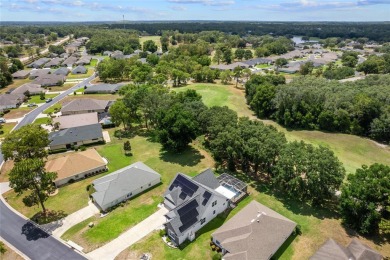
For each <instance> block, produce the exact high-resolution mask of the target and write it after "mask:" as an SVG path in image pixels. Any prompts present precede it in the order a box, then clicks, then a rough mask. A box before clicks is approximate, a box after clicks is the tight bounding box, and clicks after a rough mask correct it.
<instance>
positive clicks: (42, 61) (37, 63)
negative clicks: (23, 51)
mask: <svg viewBox="0 0 390 260" xmlns="http://www.w3.org/2000/svg"><path fill="white" fill-rule="evenodd" d="M49 61H50V59H49V58H40V59H38V60H36V61H34V62H32V63H30V64H29V65H27V68H36V69H38V68H42V66H43V65H45V64H46V63H47V62H49Z"/></svg>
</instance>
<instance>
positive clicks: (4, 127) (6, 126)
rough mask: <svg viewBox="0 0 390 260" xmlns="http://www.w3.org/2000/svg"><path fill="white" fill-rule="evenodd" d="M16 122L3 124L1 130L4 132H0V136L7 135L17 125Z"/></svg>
mask: <svg viewBox="0 0 390 260" xmlns="http://www.w3.org/2000/svg"><path fill="white" fill-rule="evenodd" d="M15 125H16V123H5V124H1V131H2V132H3V133H2V134H0V138H4V137H6V135H7V134H8V133H9V132H11V130H12V129H13V128H14V127H15Z"/></svg>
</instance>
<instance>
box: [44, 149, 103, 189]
mask: <svg viewBox="0 0 390 260" xmlns="http://www.w3.org/2000/svg"><path fill="white" fill-rule="evenodd" d="M106 165H107V161H106V160H105V159H103V158H102V157H101V156H100V155H99V153H98V152H97V151H96V150H95V149H88V150H86V151H82V152H74V153H73V152H72V153H65V154H63V155H62V156H61V157H57V158H55V159H52V160H49V161H47V162H46V166H45V168H46V171H48V172H56V173H57V179H56V180H55V181H54V183H55V185H56V186H57V187H59V186H61V185H65V184H67V183H69V182H73V181H76V180H80V179H83V178H86V177H89V176H92V175H94V174H97V173H100V172H103V171H106V170H107V166H106Z"/></svg>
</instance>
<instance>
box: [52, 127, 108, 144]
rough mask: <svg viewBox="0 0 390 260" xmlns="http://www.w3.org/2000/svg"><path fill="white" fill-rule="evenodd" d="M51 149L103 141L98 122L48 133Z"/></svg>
mask: <svg viewBox="0 0 390 260" xmlns="http://www.w3.org/2000/svg"><path fill="white" fill-rule="evenodd" d="M49 140H50V144H49V148H50V149H51V150H58V149H71V148H73V147H79V146H81V145H85V144H92V143H97V142H102V141H104V139H103V133H102V126H101V125H100V124H94V125H84V126H78V127H71V128H67V129H63V130H60V131H55V132H51V133H49Z"/></svg>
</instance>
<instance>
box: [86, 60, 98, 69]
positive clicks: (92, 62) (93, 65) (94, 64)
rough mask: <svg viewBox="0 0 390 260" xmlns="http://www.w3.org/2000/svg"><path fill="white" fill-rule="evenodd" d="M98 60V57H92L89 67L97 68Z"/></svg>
mask: <svg viewBox="0 0 390 260" xmlns="http://www.w3.org/2000/svg"><path fill="white" fill-rule="evenodd" d="M97 62H98V60H97V59H92V60H91V63H90V64H89V65H88V66H87V67H91V68H95V67H96V64H97Z"/></svg>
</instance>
